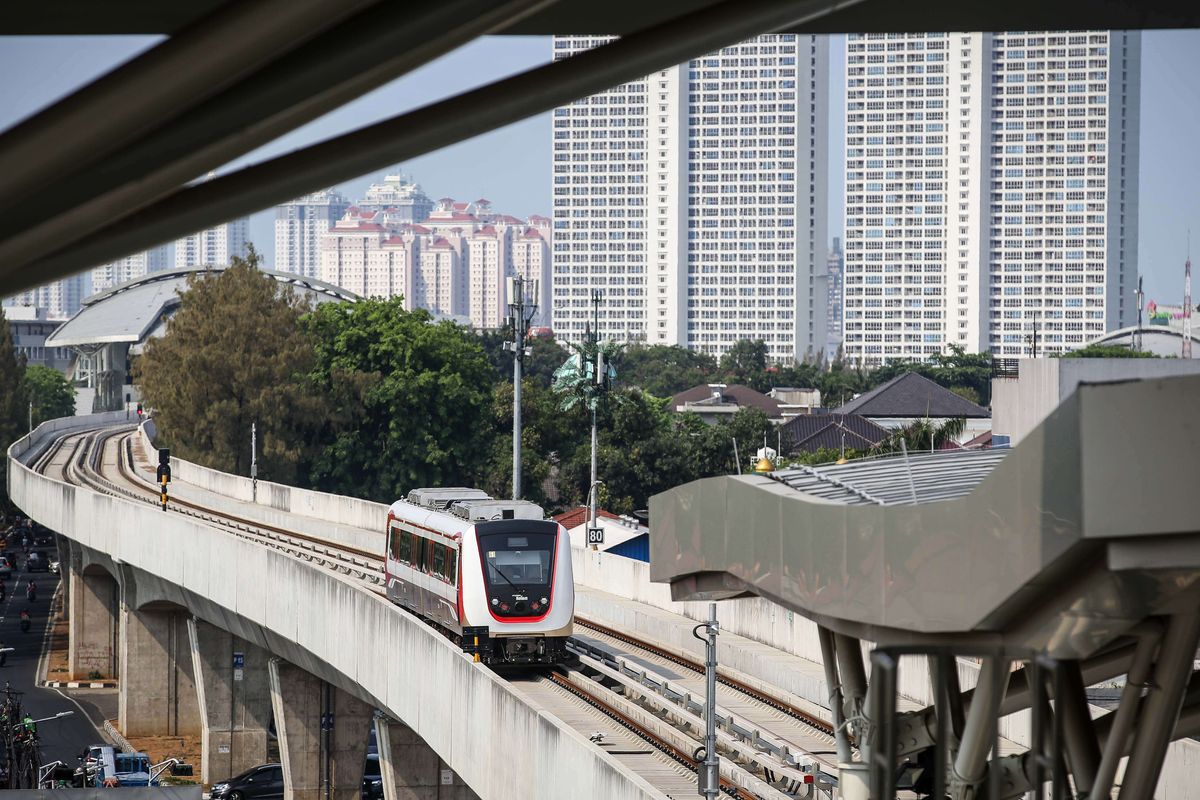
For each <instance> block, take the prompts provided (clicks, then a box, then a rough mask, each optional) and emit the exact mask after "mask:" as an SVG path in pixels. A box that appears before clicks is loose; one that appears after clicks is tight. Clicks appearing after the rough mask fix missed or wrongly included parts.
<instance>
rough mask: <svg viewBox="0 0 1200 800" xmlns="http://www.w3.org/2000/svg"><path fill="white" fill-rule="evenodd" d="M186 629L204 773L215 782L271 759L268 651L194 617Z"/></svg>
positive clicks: (202, 774)
mask: <svg viewBox="0 0 1200 800" xmlns="http://www.w3.org/2000/svg"><path fill="white" fill-rule="evenodd" d="M187 629H188V640H189V642H190V644H191V650H192V674H194V675H195V676H196V699H197V701H198V704H199V708H200V714H201V718H200V724H201V745H202V747H201V753H202V755H201V763H200V774H201V778H202V780H203V782H204V783H207V784H213V783H216V782H217V781H221V780H224V779H226V778H232V777H234V776H235V775H238V774H240V773H241V772H243V771H245V770H247V769H249V768H250V767H253V766H256V765H258V764H262V763H264V762H265V761H267V760H268V759H267V729H268V728H269V727H270V724H271V682H270V677H269V674H268V671H267V663H268V661H269V660H270V655H269V654H268V653H267V651H266V650H263V649H262V648H261V647H259V646H258V645H255V644H252V643H250V642H247V641H246V640H245V639H241V638H238V637H237V636H234V635H233V634H231V633H228V632H226V631H223V630H221V629H220V628H217V627H215V626H213V625H209V624H208V623H207V622H204V621H203V620H198V619H196V618H195V617H192V618H190V619H189V620H188V622H187ZM235 662H236V663H235ZM238 664H240V666H238Z"/></svg>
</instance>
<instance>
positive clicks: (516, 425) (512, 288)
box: [504, 277, 596, 500]
mask: <svg viewBox="0 0 1200 800" xmlns="http://www.w3.org/2000/svg"><path fill="white" fill-rule="evenodd" d="M507 284H508V286H507V288H508V322H509V324H510V325H512V330H513V339H512V341H511V342H505V343H504V349H505V350H509V351H511V352H512V354H513V481H512V499H513V500H520V499H521V370H522V368H523V367H524V362H525V356H527V355H530V354H532V352H533V350H532V349H531V348H529V347H526V346H525V337H526V336H528V335H529V323H530V322H532V321H533V318H534V316H535V315H536V314H537V310H538V307H537V303H536V302H534V300H533V298H535V297H537V296H538V282H537V281H536V280H532V279H526V278H521V277H514V278H509V279H508V281H507ZM592 419H593V420H594V419H595V413H594V412H593V415H592ZM594 424H595V423H593V431H594ZM592 436H593V440H594V438H595V433H593V434H592ZM595 460H596V457H595V455H593V456H592V464H593V466H592V480H593V481H595V479H596V468H595Z"/></svg>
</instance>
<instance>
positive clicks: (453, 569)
mask: <svg viewBox="0 0 1200 800" xmlns="http://www.w3.org/2000/svg"><path fill="white" fill-rule="evenodd" d="M446 580H448V581H450V583H455V584H456V583H458V550H456V549H455V548H453V547H447V548H446Z"/></svg>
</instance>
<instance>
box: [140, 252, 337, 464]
mask: <svg viewBox="0 0 1200 800" xmlns="http://www.w3.org/2000/svg"><path fill="white" fill-rule="evenodd" d="M258 261H259V259H258V256H257V254H255V253H254V252H253V251H251V254H250V256H249V257H248V258H246V259H240V258H235V259H234V261H233V263H232V265H231V266H230V267H229V268H228V269H226V270H224V271H221V272H213V273H196V274H195V275H192V276H191V277H189V278H188V288H187V290H186V291H184V292H183V293H182V295H181V299H180V306H179V311H178V312H177V313H176V314H175V316H174V317H172V318H171V320H170V321H169V322H168V323H167V330H166V334H165V335H164V336H162V337H161V338H157V339H151V340H150V342H149V343H148V344H147V345H146V349H145V352H144V353H143V355H142V356H141V358H139V359H138V360H137V362H136V364H135V367H134V372H135V375H136V377H137V380H138V381H139V383H140V384H141V387H142V393H143V396H144V397H145V399H146V402H147V403H148V404H149V405H150V406H152V407H153V408H154V413H155V417H156V419H157V421H158V425H159V430H160V431H161V432H162V435H163V437H164V439H165V441H166V442H168V443H169V444H170V445H171V446H172V447H173V448H174V449H175V454H176V455H178V456H180V457H182V458H186V459H188V460H191V461H196V462H198V463H201V464H204V465H206V466H210V467H212V468H214V469H220V470H224V471H227V472H232V473H235V474H238V475H247V474H249V468H250V426H251V423H257V427H258V465H259V475H260V477H262V478H264V479H269V480H275V481H280V482H284V483H290V482H294V481H296V480H298V479H301V480H302V479H303V478H304V476H305V474H306V471H307V465H308V462H309V460H310V459H311V458H312V457H313V455H314V453H313V448H312V446H311V445H312V442H313V441H314V438H315V436H314V434H315V433H316V432H319V431H320V430H321V429H322V428H323V427H324V426H325V424H326V416H327V408H328V406H327V403H326V401H325V397H324V396H323V395H322V394H321V393H319V392H315V391H313V390H312V389H311V387H310V386H309V385H308V384H307V383H306V382H304V381H303V380H299V378H300V376H303V375H304V374H306V373H307V372H309V371H310V370H311V369H312V368H313V364H314V354H313V347H312V344H311V342H310V341H309V340H308V338H306V337H305V336H304V334H303V332H302V331H301V330H300V328H299V325H298V321H299V319H300V316H301V315H302V314H304V313H305V312H306V311H307V310H308V303H307V302H306V301H305V300H304V299H302V298H300V297H298V296H297V295H295V294H294V293H293V292H292V290H291V289H290V288H289V287H287V286H285V285H283V284H281V283H279V282H278V281H276V280H274V279H272V278H270V277H268V276H267V275H265V274H263V273H262V272H260V271H259V270H258V269H257V268H256V267H257V265H258Z"/></svg>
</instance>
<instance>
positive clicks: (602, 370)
mask: <svg viewBox="0 0 1200 800" xmlns="http://www.w3.org/2000/svg"><path fill="white" fill-rule="evenodd" d="M602 302H604V292H603V291H601V290H600V289H593V290H592V329H591V330H590V331H589V332H588V333H589V339H590V340H591V344H592V349H593V350H594V351H595V353H596V373H595V380H596V385H597V386H603V385H605V375H606V374H607V368H606V367H605V365H604V356H603V354H602V352H601V350H600V304H601V303H602ZM599 405H600V404H599V403H598V402H597V403H593V404H592V482H591V487H592V490H591V491H590V492H588V495H589V498H588V499H589V501H590V507H589V508H588V520H589V522H588V527H589V528H590V529H592V530H595V529H596V528H598V527H599V523H598V522H597V514H598V511H597V505H598V503H597V500H598V497H599V494H600V491H599V489H598V488H597V485H598V483H599V479H598V477H597V475H596V472H597V469H596V450H597V446H596V440H597V435H596V408H597V407H598V406H599Z"/></svg>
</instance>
